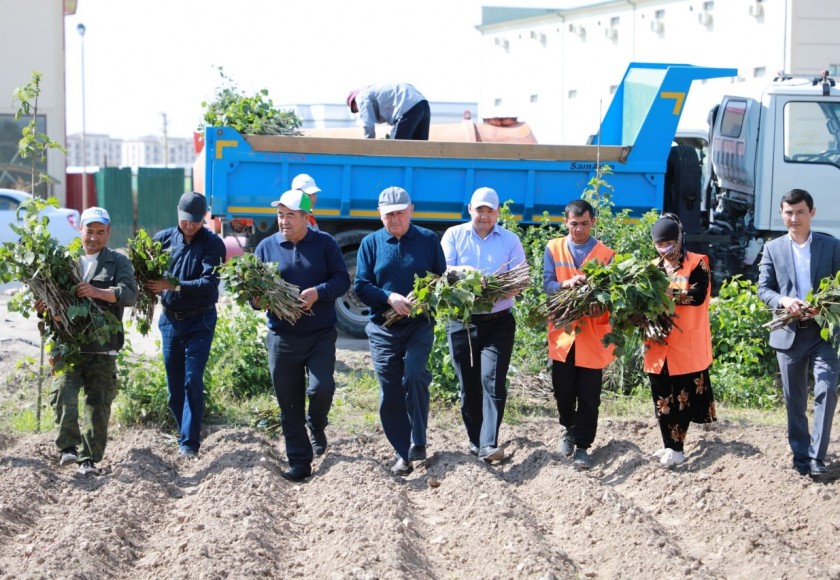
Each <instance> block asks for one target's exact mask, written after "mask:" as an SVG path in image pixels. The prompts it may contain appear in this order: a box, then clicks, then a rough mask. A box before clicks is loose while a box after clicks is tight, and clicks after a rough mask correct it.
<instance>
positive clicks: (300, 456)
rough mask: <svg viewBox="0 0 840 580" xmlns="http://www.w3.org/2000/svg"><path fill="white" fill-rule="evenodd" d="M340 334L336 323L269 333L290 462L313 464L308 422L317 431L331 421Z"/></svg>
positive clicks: (273, 375)
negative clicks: (310, 329) (306, 331)
mask: <svg viewBox="0 0 840 580" xmlns="http://www.w3.org/2000/svg"><path fill="white" fill-rule="evenodd" d="M337 336H338V334H337V332H336V330H335V327H334V326H333V327H330V328H325V329H323V330H316V331H314V332H311V333H309V334H304V335H296V334H288V333H284V334H277V333H275V332H271V331H268V334H267V335H266V337H265V346H266V349H267V350H268V368H269V370H270V371H271V383H272V384H273V386H274V395H275V397H277V404H278V405H279V406H280V427H281V428H282V429H283V438H284V439H285V440H286V457H288V459H289V466H295V465H300V466H303V467H309V466H310V465H311V464H312V456H313V453H312V444H311V443H310V442H309V435H308V434H307V433H306V423H307V422H308V423H310V424H311V425H312V427H313V429H315V430H316V431H322V430H323V429H324V428H325V427H326V426H327V424H328V423H329V421H328V418H327V416H328V415H329V412H330V408H331V407H332V401H333V395H334V394H335V378H334V376H333V373H334V372H335V340H336V338H337ZM307 375H308V378H309V386H308V387H307V385H306V380H307ZM307 398H308V399H309V411H308V412H307V409H306V399H307Z"/></svg>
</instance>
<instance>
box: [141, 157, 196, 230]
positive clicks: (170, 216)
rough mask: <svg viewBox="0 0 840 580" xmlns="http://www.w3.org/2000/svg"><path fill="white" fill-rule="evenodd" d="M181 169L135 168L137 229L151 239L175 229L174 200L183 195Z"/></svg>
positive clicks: (182, 171)
mask: <svg viewBox="0 0 840 580" xmlns="http://www.w3.org/2000/svg"><path fill="white" fill-rule="evenodd" d="M185 187H186V180H185V177H184V170H183V168H177V169H163V168H156V167H138V168H137V227H138V228H143V229H145V230H146V231H147V232H149V234H150V235H154V234H155V232H158V231H160V230H162V229H164V228H168V227H172V226H176V225H178V200H179V199H180V198H181V196H182V195H183V194H184V191H186V189H185Z"/></svg>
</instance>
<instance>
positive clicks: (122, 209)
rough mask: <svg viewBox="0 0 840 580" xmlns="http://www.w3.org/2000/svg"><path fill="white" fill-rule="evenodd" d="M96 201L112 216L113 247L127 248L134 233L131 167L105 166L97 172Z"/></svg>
mask: <svg viewBox="0 0 840 580" xmlns="http://www.w3.org/2000/svg"><path fill="white" fill-rule="evenodd" d="M96 203H97V205H99V206H100V207H104V208H105V209H107V210H108V214H109V215H110V216H111V239H110V240H109V242H108V246H109V247H110V248H112V249H117V248H125V247H126V245H127V242H128V238H130V237H132V236H133V235H134V200H133V197H132V195H131V168H129V167H103V168H102V169H100V170H99V171H98V172H97V173H96Z"/></svg>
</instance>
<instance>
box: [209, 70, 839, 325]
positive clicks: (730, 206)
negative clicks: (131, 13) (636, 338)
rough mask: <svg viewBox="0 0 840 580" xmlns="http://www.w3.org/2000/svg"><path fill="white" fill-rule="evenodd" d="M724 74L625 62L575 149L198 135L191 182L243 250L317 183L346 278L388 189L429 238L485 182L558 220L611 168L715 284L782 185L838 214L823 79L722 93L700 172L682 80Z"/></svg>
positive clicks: (835, 104) (751, 261)
mask: <svg viewBox="0 0 840 580" xmlns="http://www.w3.org/2000/svg"><path fill="white" fill-rule="evenodd" d="M736 74H737V70H736V69H731V68H712V67H701V66H692V65H685V64H669V63H631V64H630V65H629V66H628V68H627V71H626V72H625V74H624V77H623V79H622V81H621V84H620V85H618V87H617V89H616V91H615V94H614V96H613V99H612V102H611V104H610V107H609V109H608V110H607V113H606V115H605V116H604V119H603V121H602V123H601V125H600V127H599V128H598V130H597V132H596V133H595V135H594V136H593V138H592V139H590V141H589V143H588V144H585V145H540V144H505V143H454V142H434V141H394V140H365V139H336V138H318V137H286V136H257V135H241V134H239V133H238V132H236V131H235V130H233V129H231V128H229V127H207V128H206V129H205V152H206V155H205V158H204V160H203V161H202V163H201V167H199V168H198V172H199V175H198V176H197V179H198V180H199V181H200V182H202V183H203V189H204V192H205V194H206V195H207V198H208V205H209V207H210V212H211V213H212V216H213V217H214V218H215V219H216V220H217V223H218V224H220V227H221V230H222V233H225V234H227V233H234V234H238V235H240V236H246V237H247V238H248V239H249V240H250V241H251V244H254V243H256V242H257V241H258V240H259V239H261V238H262V237H264V236H266V235H268V234H270V233H272V232H273V231H276V227H277V225H276V216H275V210H274V208H272V207H271V202H272V201H274V200H276V199H278V198H279V196H280V194H281V193H282V192H283V191H285V190H286V189H288V187H289V184H290V183H291V180H292V178H293V177H294V176H295V175H297V174H298V173H308V174H309V175H312V176H313V177H314V178H315V180H316V181H317V182H318V185H319V187H320V188H321V189H322V191H321V192H320V193H319V194H318V203H317V207H316V208H315V215H316V217H317V220H318V224H319V227H320V228H321V229H322V230H324V231H327V232H329V233H330V234H332V235H333V236H334V237H335V239H336V241H337V242H338V243H339V245H340V246H341V248H342V251H343V253H344V257H345V260H346V262H347V265H348V268H349V269H350V271H351V275H352V273H353V272H354V271H355V263H356V250H357V248H358V246H359V243H360V242H361V239H362V238H363V237H364V236H365V235H367V234H368V233H369V232H371V231H374V230H375V229H377V228H379V227H381V222H380V219H379V213H378V211H377V199H378V196H379V193H380V192H381V191H382V190H383V189H384V188H386V187H388V186H391V185H397V186H400V187H404V188H405V189H406V190H407V191H408V192H409V193H410V195H411V197H412V201H413V202H414V216H413V220H414V222H415V223H418V224H421V225H423V226H425V227H428V228H430V229H433V230H435V231H440V232H442V231H443V230H445V229H446V228H447V227H449V226H451V225H453V224H456V223H459V222H462V221H466V220H468V219H469V213H468V210H467V205H468V203H469V199H470V196H471V195H472V192H473V191H474V190H475V189H476V188H478V187H482V186H489V187H492V188H494V189H495V190H496V191H497V192H498V193H499V195H500V198H501V199H503V200H510V202H511V203H510V209H511V211H512V213H513V214H514V216H515V217H516V218H517V219H518V220H520V221H521V223H522V224H525V225H528V224H536V223H539V222H541V221H542V220H543V216H544V214H547V215H548V216H549V219H551V220H555V221H557V222H560V221H561V220H562V219H563V210H564V208H565V206H566V204H567V203H568V202H569V201H571V200H572V199H577V198H579V197H580V195H581V193H582V192H583V191H584V189H586V187H587V184H588V183H589V181H590V180H591V178H592V177H593V176H595V175H596V172H597V171H598V170H599V167H600V166H602V165H604V164H608V165H610V166H611V168H612V174H611V175H610V176H609V178H608V181H609V183H610V185H612V186H613V188H614V191H613V197H612V200H613V202H614V203H615V206H616V209H618V210H621V209H624V208H628V209H630V210H631V216H635V217H639V216H641V215H643V214H644V213H646V212H647V211H649V210H651V209H656V210H659V211H673V212H675V213H678V214H679V215H680V216H681V218H682V220H683V223H684V224H685V229H686V233H687V237H688V239H689V242H690V243H691V244H692V245H693V246H694V247H695V248H697V249H698V250H699V251H703V252H705V253H708V254H709V255H710V256H711V257H712V259H713V264H714V272H715V280H716V283H717V284H719V283H720V281H722V280H723V279H725V278H726V277H728V276H731V275H734V274H744V275H746V276H748V277H753V276H755V272H756V263H757V262H756V260H757V258H758V255H759V253H760V251H761V247H762V245H763V243H764V242H766V241H768V240H769V239H771V238H773V237H775V236H778V235H781V234H782V233H784V231H785V230H784V227H783V225H782V223H781V219H780V218H779V215H778V209H777V208H778V199H779V197H780V196H781V195H782V194H783V193H784V192H785V191H787V190H788V189H790V188H791V187H804V188H806V189H809V191H811V193H812V194H813V195H814V197H815V199H817V204H818V205H821V206H823V207H824V208H825V209H824V213H818V214H817V219H816V220H815V224H814V225H815V227H816V228H819V227H820V226H824V229H825V231H828V232H829V233H835V232H834V231H833V230H835V229H837V230H840V219H838V218H831V219H826V220H825V221H822V220H821V218H822V217H825V218H830V215H829V212H831V213H832V214H834V215H835V216H836V215H837V212H838V210H834V209H833V208H832V207H831V196H832V191H831V189H830V187H831V186H830V185H829V184H834V183H837V182H838V180H837V177H838V176H840V174H838V171H840V152H838V143H840V139H838V137H840V119H838V109H839V108H840V96H838V94H837V91H836V89H834V88H833V86H832V85H833V81H831V79H829V78H828V77H827V76H824V78H823V79H822V80H821V81H820V82H819V83H816V82H814V84H812V81H813V79H810V80H808V81H807V83H806V82H805V81H804V80H803V79H796V78H793V77H790V78H780V79H778V80H777V81H776V82H774V83H773V86H772V87H770V88H768V89H767V90H766V91H764V92H763V93H762V95H760V96H756V97H739V96H736V95H732V96H726V97H724V98H723V100H722V101H721V103H720V104H719V106H718V107H716V108H715V110H714V111H715V113H716V114H713V115H712V116H711V119H712V121H713V125H712V127H711V130H710V136H709V137H710V138H709V145H708V161H709V169H708V171H706V172H703V171H702V167H701V159H700V158H699V157H698V150H699V148H698V146H696V145H692V144H688V143H684V144H681V143H677V142H675V134H676V130H677V126H678V122H679V119H680V115H681V112H682V108H683V104H684V102H685V99H686V96H687V94H688V91H689V89H690V86H691V83H692V82H693V81H696V80H702V79H712V78H720V77H732V76H735V75H736ZM704 176H705V183H704ZM834 205H835V206H836V205H837V204H834ZM837 233H840V231H838V232H837ZM337 309H338V314H339V329H340V330H341V331H342V332H343V333H344V334H347V335H350V336H364V325H365V323H366V321H367V309H366V307H365V306H364V305H363V304H362V303H360V302H359V301H358V300H357V299H356V297H355V295H354V294H353V292H352V290H351V291H349V292H348V293H347V294H346V295H345V296H344V297H343V298H342V299H340V300H339V301H338V302H337Z"/></svg>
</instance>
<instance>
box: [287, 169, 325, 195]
mask: <svg viewBox="0 0 840 580" xmlns="http://www.w3.org/2000/svg"><path fill="white" fill-rule="evenodd" d="M292 189H299V190H301V191H303V192H305V193H308V194H310V195H311V194H313V193H318V192H319V191H321V188H320V187H318V185H317V184H316V183H315V180H314V179H312V178H311V177H310V176H308V175H307V174H305V173H301V174H300V175H296V176H295V178H294V179H293V180H292Z"/></svg>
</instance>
